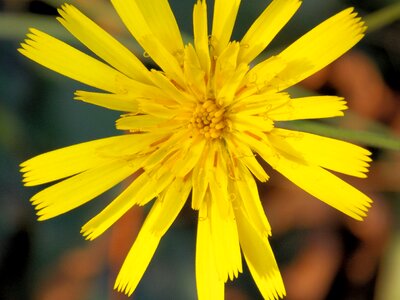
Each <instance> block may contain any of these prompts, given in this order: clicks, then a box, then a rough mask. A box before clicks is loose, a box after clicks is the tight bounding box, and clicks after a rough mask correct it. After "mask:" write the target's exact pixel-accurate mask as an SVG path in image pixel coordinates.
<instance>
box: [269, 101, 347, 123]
mask: <svg viewBox="0 0 400 300" xmlns="http://www.w3.org/2000/svg"><path fill="white" fill-rule="evenodd" d="M346 109H347V106H346V101H344V99H343V98H341V97H336V96H314V97H304V98H295V99H290V100H289V101H288V102H286V103H285V105H271V106H270V110H269V111H268V112H267V113H266V115H268V117H269V118H271V119H272V120H275V121H290V120H301V119H320V118H321V119H322V118H332V117H339V116H343V115H344V114H343V110H346Z"/></svg>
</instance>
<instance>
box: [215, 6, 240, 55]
mask: <svg viewBox="0 0 400 300" xmlns="http://www.w3.org/2000/svg"><path fill="white" fill-rule="evenodd" d="M239 5H240V0H215V3H214V15H213V25H212V34H211V46H212V49H213V51H214V55H217V56H218V55H219V54H220V53H221V52H222V50H223V49H225V48H226V46H227V45H228V43H229V40H230V38H231V34H232V31H233V26H234V25H235V21H236V15H237V13H238V10H239Z"/></svg>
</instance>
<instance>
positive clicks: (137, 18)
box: [112, 0, 183, 83]
mask: <svg viewBox="0 0 400 300" xmlns="http://www.w3.org/2000/svg"><path fill="white" fill-rule="evenodd" d="M112 3H113V5H114V7H115V9H116V11H117V12H118V14H119V16H120V17H121V19H122V21H123V22H124V24H125V25H126V27H127V28H128V30H129V31H130V32H131V33H132V35H133V36H134V37H135V38H136V40H137V41H138V42H139V43H140V45H141V46H142V47H143V49H144V50H145V51H146V52H147V53H148V55H150V57H151V58H152V59H153V60H154V61H155V62H156V63H157V64H158V65H159V66H160V67H161V68H162V69H163V70H164V71H165V72H166V73H168V74H170V75H171V76H172V77H174V79H175V80H177V81H179V82H180V83H182V75H181V74H180V72H179V68H180V65H181V61H182V57H183V42H182V37H181V34H180V32H179V28H178V25H177V23H176V20H175V18H174V15H173V13H172V11H171V8H170V6H169V4H168V1H167V0H150V1H148V0H113V1H112Z"/></svg>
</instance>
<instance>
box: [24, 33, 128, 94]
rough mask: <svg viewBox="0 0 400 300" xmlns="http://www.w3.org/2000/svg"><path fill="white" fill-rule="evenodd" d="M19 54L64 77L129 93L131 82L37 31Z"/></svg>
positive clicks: (92, 59) (106, 89) (103, 65)
mask: <svg viewBox="0 0 400 300" xmlns="http://www.w3.org/2000/svg"><path fill="white" fill-rule="evenodd" d="M30 31H31V33H30V34H28V39H26V40H25V43H23V44H21V47H22V48H20V49H18V51H19V52H20V53H22V54H23V55H25V56H26V57H28V58H30V59H32V60H33V61H35V62H37V63H39V64H41V65H43V66H44V67H46V68H49V69H51V70H53V71H55V72H58V73H60V74H62V75H64V76H67V77H69V78H72V79H74V80H77V81H80V82H82V83H85V84H87V85H90V86H93V87H95V88H99V89H101V90H105V91H108V92H112V93H116V94H118V93H120V94H123V93H126V92H127V91H128V89H129V86H130V83H131V81H132V80H131V79H129V78H128V77H126V76H125V75H123V74H122V73H120V72H118V71H117V70H115V69H113V68H111V67H110V66H108V65H106V64H104V63H102V62H100V61H98V60H96V59H95V58H93V57H91V56H89V55H87V54H85V53H83V52H81V51H79V50H77V49H75V48H73V47H71V46H69V45H67V44H65V43H64V42H61V41H60V40H58V39H56V38H54V37H52V36H50V35H48V34H46V33H44V32H41V31H39V30H36V29H30Z"/></svg>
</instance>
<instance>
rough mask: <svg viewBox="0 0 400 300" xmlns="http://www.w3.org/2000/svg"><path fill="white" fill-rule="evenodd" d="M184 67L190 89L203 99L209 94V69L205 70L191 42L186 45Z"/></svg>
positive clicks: (198, 97)
mask: <svg viewBox="0 0 400 300" xmlns="http://www.w3.org/2000/svg"><path fill="white" fill-rule="evenodd" d="M208 62H209V61H208ZM183 69H184V74H185V80H186V86H187V89H188V91H189V92H191V93H192V95H193V96H195V97H196V98H197V99H203V98H204V97H205V95H207V84H208V78H209V74H208V73H209V70H204V67H203V66H202V65H201V63H200V60H199V57H198V55H197V53H196V50H195V49H194V48H193V46H192V45H191V44H189V45H187V46H186V47H185V57H184V62H183Z"/></svg>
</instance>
